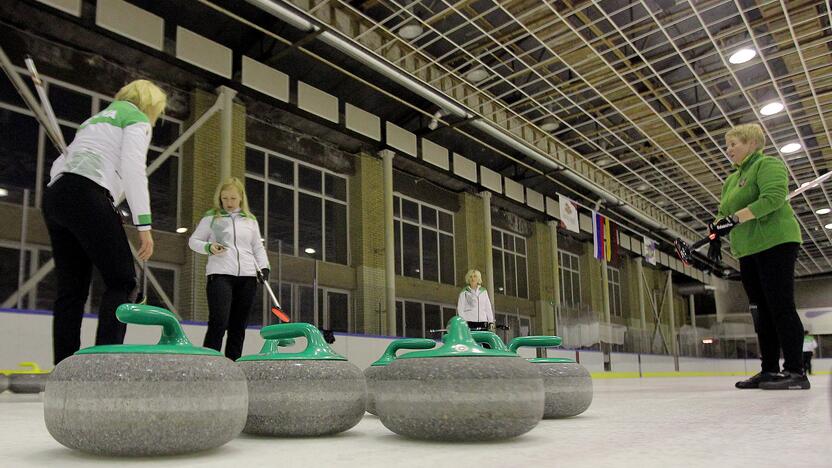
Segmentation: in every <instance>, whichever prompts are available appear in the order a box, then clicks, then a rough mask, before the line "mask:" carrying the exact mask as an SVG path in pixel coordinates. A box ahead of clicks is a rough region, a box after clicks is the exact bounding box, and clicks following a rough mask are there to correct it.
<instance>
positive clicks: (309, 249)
mask: <svg viewBox="0 0 832 468" xmlns="http://www.w3.org/2000/svg"><path fill="white" fill-rule="evenodd" d="M303 251H304V252H306V253H308V254H309V255H313V254H314V253H315V249H313V248H312V247H307V248H306V249H304V250H303Z"/></svg>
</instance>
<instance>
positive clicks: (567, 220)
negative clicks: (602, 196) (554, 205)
mask: <svg viewBox="0 0 832 468" xmlns="http://www.w3.org/2000/svg"><path fill="white" fill-rule="evenodd" d="M558 205H559V206H560V222H561V224H562V226H563V227H564V228H566V229H567V230H569V231H572V232H581V227H580V224H579V223H578V205H577V204H576V203H575V202H573V201H572V200H570V199H568V198H566V197H564V196H563V195H560V194H558Z"/></svg>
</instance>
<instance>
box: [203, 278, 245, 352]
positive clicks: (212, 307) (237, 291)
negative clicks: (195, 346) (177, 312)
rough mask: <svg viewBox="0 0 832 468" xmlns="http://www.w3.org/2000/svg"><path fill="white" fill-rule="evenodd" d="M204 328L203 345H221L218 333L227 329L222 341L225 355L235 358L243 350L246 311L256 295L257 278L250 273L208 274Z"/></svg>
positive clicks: (222, 332) (215, 346)
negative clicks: (248, 274) (237, 274)
mask: <svg viewBox="0 0 832 468" xmlns="http://www.w3.org/2000/svg"><path fill="white" fill-rule="evenodd" d="M206 290H207V292H208V331H207V332H206V333H205V342H204V343H203V346H205V347H206V348H211V349H216V350H217V351H219V350H220V348H222V337H223V335H225V332H226V331H228V338H227V339H226V341H225V356H226V357H228V358H229V359H231V360H234V361H236V360H237V359H238V358H239V357H240V355H242V353H243V340H245V337H246V325H248V315H249V313H250V312H251V307H252V306H253V305H254V299H255V297H256V295H257V280H256V279H255V278H254V277H253V276H233V275H208V286H207V287H206Z"/></svg>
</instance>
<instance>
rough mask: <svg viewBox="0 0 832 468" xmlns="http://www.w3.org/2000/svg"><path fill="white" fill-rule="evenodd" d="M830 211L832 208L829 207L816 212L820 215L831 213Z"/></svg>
mask: <svg viewBox="0 0 832 468" xmlns="http://www.w3.org/2000/svg"><path fill="white" fill-rule="evenodd" d="M830 212H832V209H829V208H821V209H819V210H817V211H815V213H817V214H819V215H825V214H829V213H830Z"/></svg>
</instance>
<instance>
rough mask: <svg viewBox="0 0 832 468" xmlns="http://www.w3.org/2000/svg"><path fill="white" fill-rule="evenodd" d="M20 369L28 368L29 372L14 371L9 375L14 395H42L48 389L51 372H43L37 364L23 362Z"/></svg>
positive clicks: (10, 386) (10, 388) (10, 387)
mask: <svg viewBox="0 0 832 468" xmlns="http://www.w3.org/2000/svg"><path fill="white" fill-rule="evenodd" d="M18 366H20V367H28V368H29V369H28V370H23V371H21V370H17V371H12V372H11V373H10V374H9V390H10V391H11V392H12V393H40V392H42V391H43V389H44V387H46V381H47V380H49V371H44V370H41V368H40V366H38V364H37V363H35V362H21V363H19V364H18Z"/></svg>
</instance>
